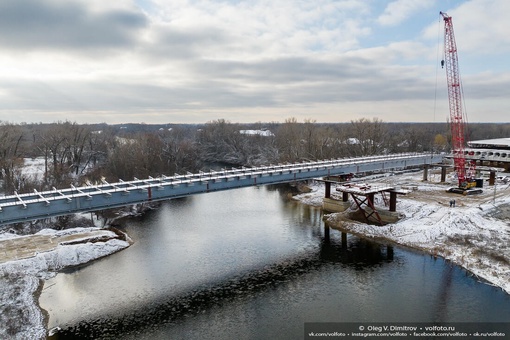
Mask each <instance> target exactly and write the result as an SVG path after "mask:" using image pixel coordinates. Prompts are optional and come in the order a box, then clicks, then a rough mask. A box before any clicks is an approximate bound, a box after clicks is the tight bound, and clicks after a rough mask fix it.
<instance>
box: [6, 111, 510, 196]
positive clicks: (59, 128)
mask: <svg viewBox="0 0 510 340" xmlns="http://www.w3.org/2000/svg"><path fill="white" fill-rule="evenodd" d="M509 136H510V124H492V123H487V124H481V123H480V124H477V123H474V124H473V123H471V124H470V125H469V136H468V138H467V139H468V140H477V139H490V138H502V137H509ZM449 141H450V134H449V126H448V124H447V123H386V122H383V121H382V120H380V119H377V118H375V119H366V118H361V119H357V120H353V121H351V122H349V123H335V124H333V123H330V124H325V123H317V122H316V121H314V120H312V119H306V120H304V121H303V122H298V121H297V119H295V118H289V119H286V120H285V121H284V122H283V123H278V122H270V123H254V124H237V123H232V122H229V121H227V120H223V119H219V120H215V121H211V122H208V123H205V124H200V125H189V124H162V125H147V124H129V125H107V124H78V123H75V122H70V121H65V122H55V123H51V124H42V123H40V124H26V123H24V124H13V123H9V122H1V121H0V183H1V191H2V192H3V193H4V194H6V195H9V194H13V193H14V192H17V193H24V192H32V191H33V190H34V189H35V190H38V191H43V190H51V189H52V188H54V187H56V188H62V187H68V186H70V185H71V184H73V185H78V186H81V185H87V184H91V183H101V182H102V181H108V182H116V181H118V180H119V179H122V180H132V179H133V178H148V177H149V176H152V177H157V176H161V175H167V176H169V175H174V174H176V173H185V172H198V171H199V170H203V171H209V170H210V169H216V168H219V167H229V166H236V167H237V166H247V167H249V166H256V165H264V164H277V163H283V162H299V161H306V160H319V159H331V158H341V157H355V156H368V155H375V154H387V153H399V152H423V151H432V152H447V151H449V149H450V142H449ZM30 159H38V160H40V163H41V164H43V170H42V171H41V174H40V175H36V174H30V173H27V167H26V163H27V160H30Z"/></svg>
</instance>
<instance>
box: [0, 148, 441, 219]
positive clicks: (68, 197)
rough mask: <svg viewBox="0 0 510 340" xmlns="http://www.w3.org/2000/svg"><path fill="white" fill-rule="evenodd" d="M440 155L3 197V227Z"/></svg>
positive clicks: (434, 159)
mask: <svg viewBox="0 0 510 340" xmlns="http://www.w3.org/2000/svg"><path fill="white" fill-rule="evenodd" d="M441 161H442V156H440V155H436V154H415V153H407V154H396V155H385V156H373V157H360V158H343V159H334V160H323V161H316V162H303V163H293V164H279V165H269V166H264V167H253V168H238V169H230V170H221V171H210V172H199V173H195V174H192V173H188V174H185V175H178V174H176V175H174V176H161V177H158V178H152V177H150V178H148V179H135V180H133V181H122V180H120V181H119V182H117V183H107V182H106V181H104V182H103V184H101V185H88V186H85V187H75V186H71V188H67V189H60V190H59V189H56V188H54V189H53V190H50V191H44V192H37V191H35V192H34V193H29V194H15V195H10V196H5V197H0V225H5V224H10V223H16V222H22V221H30V220H36V219H41V218H47V217H51V216H61V215H67V214H72V213H77V212H85V211H95V210H102V209H109V208H114V207H120V206H124V205H129V204H135V203H142V202H147V201H155V200H166V199H171V198H177V197H184V196H189V195H194V194H199V193H205V192H211V191H218V190H229V189H235V188H240V187H247V186H254V185H266V184H277V183H286V182H292V181H298V180H306V179H312V178H316V177H324V176H331V175H341V174H349V173H361V172H367V171H377V170H391V169H402V168H406V167H410V166H420V165H430V164H436V163H440V162H441Z"/></svg>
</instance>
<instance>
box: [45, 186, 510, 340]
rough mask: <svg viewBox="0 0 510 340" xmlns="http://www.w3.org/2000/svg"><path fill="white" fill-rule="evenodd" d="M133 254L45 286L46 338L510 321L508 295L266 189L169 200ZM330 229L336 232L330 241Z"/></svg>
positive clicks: (240, 334)
mask: <svg viewBox="0 0 510 340" xmlns="http://www.w3.org/2000/svg"><path fill="white" fill-rule="evenodd" d="M122 229H123V230H125V231H126V232H127V233H128V234H129V235H130V236H131V238H132V239H133V240H134V244H133V245H132V246H131V247H129V248H128V249H126V250H123V251H121V252H119V253H116V254H114V255H111V256H108V257H106V258H103V259H100V260H98V261H95V262H93V263H89V264H87V265H84V266H80V267H78V268H73V269H71V270H67V271H65V272H62V273H59V274H58V275H57V276H56V277H54V278H52V279H50V280H48V281H46V282H45V285H44V288H43V292H42V294H41V296H40V299H39V302H40V305H41V307H42V308H44V309H45V310H46V311H47V312H48V314H49V328H54V327H57V326H58V327H60V330H59V331H58V332H56V334H55V335H53V336H52V337H51V339H71V338H72V339H77V338H94V339H97V338H111V339H222V340H223V339H302V338H303V337H304V334H303V330H304V323H305V322H318V321H320V322H326V321H327V322H361V321H371V322H389V321H391V322H397V321H400V322H507V321H508V320H510V296H509V295H508V294H505V293H504V292H503V291H502V290H501V289H498V288H495V287H492V286H490V285H487V284H485V283H481V282H479V281H478V280H477V279H476V278H474V277H472V276H471V275H470V274H469V273H467V272H466V271H464V270H462V269H461V268H459V267H457V266H454V265H452V264H451V263H449V262H447V261H444V260H442V259H436V258H433V257H431V256H429V255H426V254H423V253H421V252H416V251H412V250H409V249H407V248H403V247H399V246H395V245H391V244H383V243H377V242H373V241H369V240H366V239H362V238H359V237H356V236H353V235H347V234H345V233H341V232H340V231H338V230H334V229H331V230H330V231H329V233H326V229H325V228H324V224H323V222H322V214H321V210H320V209H318V208H315V207H310V206H306V205H303V204H300V203H298V202H295V201H293V200H291V199H289V194H288V190H287V189H285V188H283V187H274V186H265V187H251V188H243V189H237V190H231V191H225V192H216V193H209V194H204V195H196V196H192V197H187V198H183V199H176V200H172V201H167V202H164V203H163V204H162V206H161V207H160V208H159V209H157V210H154V211H151V212H149V213H148V214H146V215H145V216H143V217H142V218H136V219H130V220H128V221H127V222H126V223H125V225H124V226H123V227H122ZM328 234H329V235H328Z"/></svg>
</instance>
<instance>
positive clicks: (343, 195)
mask: <svg viewBox="0 0 510 340" xmlns="http://www.w3.org/2000/svg"><path fill="white" fill-rule="evenodd" d="M342 201H344V202H349V193H348V192H345V191H344V192H342Z"/></svg>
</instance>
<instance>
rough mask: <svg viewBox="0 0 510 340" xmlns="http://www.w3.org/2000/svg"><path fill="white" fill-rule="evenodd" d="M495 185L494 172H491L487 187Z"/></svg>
mask: <svg viewBox="0 0 510 340" xmlns="http://www.w3.org/2000/svg"><path fill="white" fill-rule="evenodd" d="M495 183H496V171H491V172H490V174H489V185H494V184H495Z"/></svg>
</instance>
